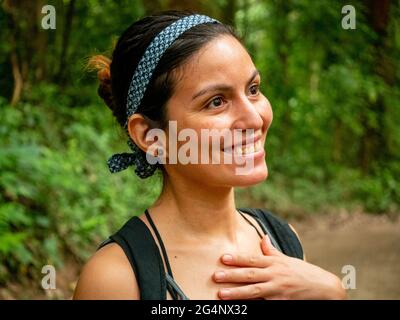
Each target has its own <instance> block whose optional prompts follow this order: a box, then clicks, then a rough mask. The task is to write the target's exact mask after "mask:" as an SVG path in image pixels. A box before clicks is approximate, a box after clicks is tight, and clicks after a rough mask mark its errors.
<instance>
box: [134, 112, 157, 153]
mask: <svg viewBox="0 0 400 320" xmlns="http://www.w3.org/2000/svg"><path fill="white" fill-rule="evenodd" d="M150 129H151V127H150V124H149V123H148V121H147V120H146V119H145V118H144V117H143V115H141V114H138V113H134V114H133V115H131V116H130V117H129V119H128V132H129V135H130V137H131V139H132V140H133V142H134V143H135V144H136V145H137V146H138V147H139V148H140V149H142V150H143V151H144V152H147V150H148V148H149V147H150V145H151V144H152V143H153V142H151V141H146V135H147V133H148V132H149V130H150Z"/></svg>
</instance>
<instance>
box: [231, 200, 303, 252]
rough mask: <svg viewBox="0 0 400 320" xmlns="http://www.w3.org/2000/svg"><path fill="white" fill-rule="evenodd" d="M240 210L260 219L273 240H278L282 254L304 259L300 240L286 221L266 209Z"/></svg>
mask: <svg viewBox="0 0 400 320" xmlns="http://www.w3.org/2000/svg"><path fill="white" fill-rule="evenodd" d="M239 210H241V211H243V212H246V213H249V214H251V215H252V216H253V217H257V218H259V219H260V220H261V221H262V222H263V224H265V226H266V227H267V229H268V230H269V231H270V232H271V235H272V237H271V238H272V239H276V242H277V243H278V245H279V247H280V248H281V252H283V253H284V254H286V255H287V256H290V257H294V258H299V259H303V248H302V246H301V243H300V240H299V239H298V237H297V235H296V234H295V233H294V232H293V230H292V229H291V228H290V226H289V224H288V223H287V222H286V221H285V220H283V219H281V218H280V217H278V216H276V215H274V214H273V213H271V212H270V211H268V210H264V209H252V208H240V209H239ZM272 239H271V240H272ZM273 244H274V243H273Z"/></svg>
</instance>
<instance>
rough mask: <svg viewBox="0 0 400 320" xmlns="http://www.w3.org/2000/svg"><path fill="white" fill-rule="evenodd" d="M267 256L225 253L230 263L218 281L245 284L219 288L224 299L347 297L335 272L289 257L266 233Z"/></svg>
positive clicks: (263, 244) (224, 258)
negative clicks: (277, 247) (230, 267)
mask: <svg viewBox="0 0 400 320" xmlns="http://www.w3.org/2000/svg"><path fill="white" fill-rule="evenodd" d="M261 249H262V252H263V254H264V255H259V256H248V255H232V254H225V255H223V256H222V258H221V260H222V262H223V263H224V264H226V265H228V266H237V267H239V268H232V269H225V270H221V271H217V272H215V273H214V281H215V282H218V283H239V284H242V286H238V287H234V288H224V289H221V290H220V291H219V293H218V294H219V297H220V298H221V299H224V300H225V299H228V300H229V299H235V300H242V299H284V300H286V299H298V300H303V299H316V300H320V299H346V298H347V294H346V290H345V289H344V288H343V286H342V282H341V281H340V279H339V278H338V277H337V276H335V275H334V274H333V273H330V272H328V271H326V270H323V269H322V268H320V267H318V266H315V265H313V264H311V263H308V262H305V261H304V260H301V259H297V258H292V257H289V256H286V255H285V254H283V253H281V252H280V251H279V250H277V249H276V248H275V247H274V246H273V245H272V244H271V241H270V240H269V237H268V236H267V235H266V236H264V237H263V239H262V240H261Z"/></svg>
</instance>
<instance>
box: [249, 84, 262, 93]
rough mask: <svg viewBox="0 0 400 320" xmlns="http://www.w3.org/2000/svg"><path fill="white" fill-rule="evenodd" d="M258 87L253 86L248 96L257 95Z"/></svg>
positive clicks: (256, 85)
mask: <svg viewBox="0 0 400 320" xmlns="http://www.w3.org/2000/svg"><path fill="white" fill-rule="evenodd" d="M259 90H260V87H259V85H258V84H254V85H252V86H251V87H250V94H251V95H253V96H255V95H257V94H258V93H259Z"/></svg>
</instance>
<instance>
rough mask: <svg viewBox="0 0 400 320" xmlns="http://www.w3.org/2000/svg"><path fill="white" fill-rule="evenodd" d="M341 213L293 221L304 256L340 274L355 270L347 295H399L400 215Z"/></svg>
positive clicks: (382, 296)
mask: <svg viewBox="0 0 400 320" xmlns="http://www.w3.org/2000/svg"><path fill="white" fill-rule="evenodd" d="M391 220H393V219H389V218H388V217H387V216H373V215H366V214H352V215H347V214H342V215H334V216H333V215H328V216H316V217H311V218H307V219H305V220H304V221H297V222H296V221H293V222H292V224H293V226H294V227H295V228H296V230H297V231H298V233H299V236H300V238H301V240H302V243H303V247H304V250H305V253H306V258H307V260H308V261H310V262H311V263H313V264H316V265H318V266H320V267H322V268H324V269H326V270H329V271H331V272H333V273H335V274H336V275H337V276H339V277H340V278H343V277H344V276H345V273H342V267H343V266H344V265H352V266H354V267H355V270H356V289H354V290H348V294H349V298H350V299H400V219H397V220H396V221H391Z"/></svg>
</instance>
